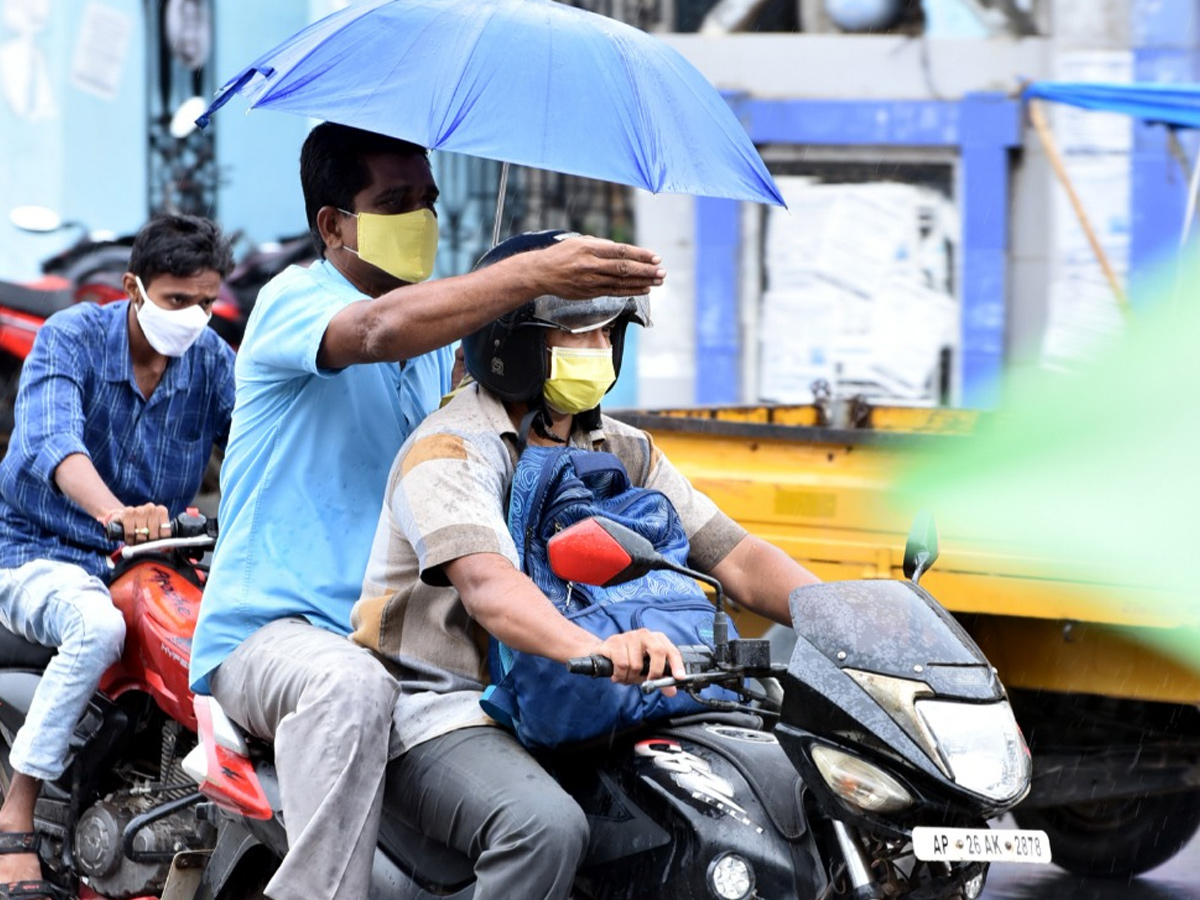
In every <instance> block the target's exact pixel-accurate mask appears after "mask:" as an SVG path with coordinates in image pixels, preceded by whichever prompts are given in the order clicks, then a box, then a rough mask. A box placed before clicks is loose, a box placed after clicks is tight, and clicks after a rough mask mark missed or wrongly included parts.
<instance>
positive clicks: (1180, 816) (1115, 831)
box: [1013, 791, 1200, 878]
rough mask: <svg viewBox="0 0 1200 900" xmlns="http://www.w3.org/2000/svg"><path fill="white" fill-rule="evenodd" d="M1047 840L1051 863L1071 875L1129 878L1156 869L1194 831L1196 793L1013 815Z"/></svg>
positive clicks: (1198, 813) (1198, 811)
mask: <svg viewBox="0 0 1200 900" xmlns="http://www.w3.org/2000/svg"><path fill="white" fill-rule="evenodd" d="M1013 816H1014V817H1015V818H1016V820H1017V823H1018V824H1019V825H1020V826H1021V827H1022V828H1040V829H1042V830H1043V831H1045V832H1046V834H1047V835H1049V836H1050V850H1051V853H1052V854H1053V856H1054V863H1055V864H1056V865H1058V866H1059V867H1061V868H1063V869H1066V870H1067V871H1068V872H1072V873H1074V874H1076V875H1086V876H1091V877H1098V878H1129V877H1132V876H1134V875H1138V874H1141V873H1142V872H1146V871H1148V870H1150V869H1153V868H1154V867H1155V866H1159V865H1162V864H1163V863H1165V862H1166V861H1167V860H1169V859H1170V858H1171V857H1173V856H1174V855H1175V854H1176V853H1178V852H1179V851H1180V850H1182V849H1183V847H1184V846H1185V845H1186V844H1187V843H1188V841H1190V840H1191V839H1192V836H1193V835H1195V833H1196V831H1197V830H1198V829H1200V792H1198V791H1187V792H1180V793H1174V794H1156V795H1153V796H1149V797H1135V798H1130V799H1125V800H1104V801H1099V802H1096V803H1073V804H1070V805H1066V806H1052V807H1045V808H1042V809H1022V808H1021V807H1017V808H1016V809H1015V810H1013Z"/></svg>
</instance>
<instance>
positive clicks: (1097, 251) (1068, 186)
mask: <svg viewBox="0 0 1200 900" xmlns="http://www.w3.org/2000/svg"><path fill="white" fill-rule="evenodd" d="M1029 120H1030V121H1031V122H1032V123H1033V128H1034V131H1036V132H1037V136H1038V139H1039V140H1040V141H1041V143H1042V149H1043V150H1044V151H1045V152H1046V157H1047V159H1049V160H1050V166H1051V168H1052V169H1054V174H1055V175H1056V176H1058V180H1059V183H1060V184H1061V185H1062V186H1063V190H1065V191H1066V192H1067V199H1068V200H1070V201H1071V208H1072V209H1073V210H1075V218H1076V219H1078V220H1079V227H1080V228H1082V229H1083V234H1084V236H1085V237H1086V238H1087V241H1088V245H1089V246H1090V247H1091V248H1092V253H1093V254H1094V255H1095V257H1096V261H1097V262H1098V263H1100V269H1101V271H1103V272H1104V277H1105V278H1106V279H1107V280H1108V286H1109V287H1110V288H1111V289H1112V292H1113V296H1114V297H1116V298H1117V308H1118V309H1120V310H1121V311H1122V312H1123V313H1126V314H1128V312H1129V300H1128V298H1127V297H1126V296H1125V290H1124V288H1122V287H1121V282H1120V280H1119V279H1118V278H1117V273H1116V272H1114V271H1113V267H1112V264H1111V263H1109V261H1108V254H1106V253H1105V252H1104V248H1103V247H1102V246H1101V245H1100V239H1099V238H1098V237H1097V236H1096V231H1095V229H1094V228H1092V223H1091V220H1090V219H1088V216H1087V213H1086V212H1085V211H1084V209H1083V203H1082V201H1081V200H1080V199H1079V194H1077V193H1076V192H1075V185H1074V184H1072V183H1071V179H1070V176H1068V175H1067V167H1066V166H1065V165H1064V164H1063V160H1062V155H1061V154H1060V153H1059V152H1058V145H1057V144H1056V143H1055V142H1054V136H1053V135H1052V134H1051V133H1050V126H1049V124H1047V122H1046V114H1045V113H1044V112H1043V111H1042V104H1041V101H1040V100H1030V101H1029Z"/></svg>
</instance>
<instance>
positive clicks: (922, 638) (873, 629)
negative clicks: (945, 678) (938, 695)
mask: <svg viewBox="0 0 1200 900" xmlns="http://www.w3.org/2000/svg"><path fill="white" fill-rule="evenodd" d="M791 608H792V621H793V622H794V623H795V626H796V636H797V639H798V640H802V641H807V642H808V643H809V644H811V645H812V646H813V647H815V648H816V649H817V650H818V651H819V652H820V653H822V654H823V655H824V656H826V657H827V658H828V659H829V660H830V661H831V662H833V663H834V664H836V665H838V666H841V667H844V668H852V669H862V670H865V671H868V672H878V673H881V674H884V675H893V676H896V677H898V678H912V677H913V672H914V666H939V665H940V666H979V665H986V664H987V660H986V658H985V657H984V656H983V654H982V652H980V650H979V648H978V647H976V646H975V642H974V641H972V640H971V638H970V637H969V636H968V635H967V633H966V632H965V631H963V629H962V628H961V627H960V626H959V624H958V623H957V622H955V621H954V619H953V618H952V617H951V615H950V614H949V613H948V612H946V611H945V610H944V609H942V607H941V606H939V605H938V604H937V602H936V601H934V600H933V599H932V598H931V597H929V595H928V594H926V593H925V592H924V591H923V590H921V589H920V588H918V587H915V586H914V585H912V584H910V583H909V582H906V581H889V580H884V579H880V580H876V581H831V582H826V583H823V584H814V585H809V586H807V587H802V588H798V589H797V590H795V591H793V592H792V596H791ZM917 671H919V670H917Z"/></svg>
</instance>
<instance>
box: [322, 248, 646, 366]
mask: <svg viewBox="0 0 1200 900" xmlns="http://www.w3.org/2000/svg"><path fill="white" fill-rule="evenodd" d="M660 262H661V259H660V258H659V257H658V256H657V255H656V254H654V253H651V252H650V251H649V250H644V249H642V248H641V247H633V246H630V245H629V244H617V243H614V242H612V241H605V240H600V239H598V238H589V237H578V238H571V239H568V240H565V241H562V242H561V243H560V244H558V245H557V246H555V247H550V248H547V249H545V250H543V251H540V252H538V253H521V254H518V255H517V256H514V257H510V258H509V259H506V260H502V261H500V262H498V263H495V264H494V265H491V266H488V267H487V268H485V269H480V270H479V271H477V272H471V273H469V274H466V275H459V276H456V277H454V278H442V279H438V280H437V281H427V282H423V283H421V284H411V285H405V286H404V287H400V288H397V289H396V290H393V291H390V292H388V293H386V294H384V295H383V296H381V297H378V298H376V299H374V300H363V301H360V302H358V303H352V304H350V305H349V306H347V307H346V308H345V309H343V310H341V311H340V312H338V314H337V315H335V316H334V317H333V319H332V320H331V321H330V323H329V326H328V327H327V328H326V330H325V336H324V338H323V340H322V341H321V349H320V352H319V354H318V357H317V359H318V363H319V364H320V366H321V367H322V368H327V369H340V368H344V367H345V366H349V365H353V364H355V363H369V362H390V361H398V360H404V359H412V358H413V357H415V356H420V355H421V354H422V353H428V352H430V351H431V350H435V349H437V348H438V347H444V346H446V345H447V344H449V343H451V342H453V341H456V340H458V339H459V338H461V337H464V336H465V335H468V334H470V333H471V332H473V331H475V330H477V329H479V328H481V327H483V326H484V325H486V324H487V323H488V322H491V321H492V320H493V319H496V318H499V317H500V316H501V315H503V314H504V313H506V312H508V311H509V310H513V309H516V308H517V307H518V306H520V305H521V304H522V303H525V302H527V301H529V300H532V299H534V298H535V297H539V296H541V295H542V294H554V295H556V296H559V297H566V298H569V299H575V300H579V299H586V298H590V297H600V296H606V295H607V296H619V297H627V296H636V295H640V294H646V293H648V292H649V290H650V288H652V287H654V286H656V285H659V284H662V281H663V278H664V277H666V271H665V270H664V269H662V268H661V267H660V265H659V263H660Z"/></svg>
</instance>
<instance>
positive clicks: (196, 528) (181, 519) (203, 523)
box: [104, 509, 213, 543]
mask: <svg viewBox="0 0 1200 900" xmlns="http://www.w3.org/2000/svg"><path fill="white" fill-rule="evenodd" d="M169 524H170V526H171V530H170V532H168V533H166V534H158V535H151V539H152V540H159V539H165V538H189V537H210V536H213V535H212V534H210V531H211V530H212V529H211V528H210V524H211V523H210V522H209V520H208V518H207V517H206V516H204V515H202V514H200V513H199V512H197V511H196V510H194V509H189V510H187V512H182V513H180V514H179V515H177V516H176V517H175V518H173V519H171V521H170V523H169ZM104 534H105V536H106V537H107V538H108V539H109V540H110V541H123V540H125V525H124V523H123V522H119V521H116V520H114V521H111V522H109V523H107V524H106V525H105V526H104ZM147 543H150V541H147Z"/></svg>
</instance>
